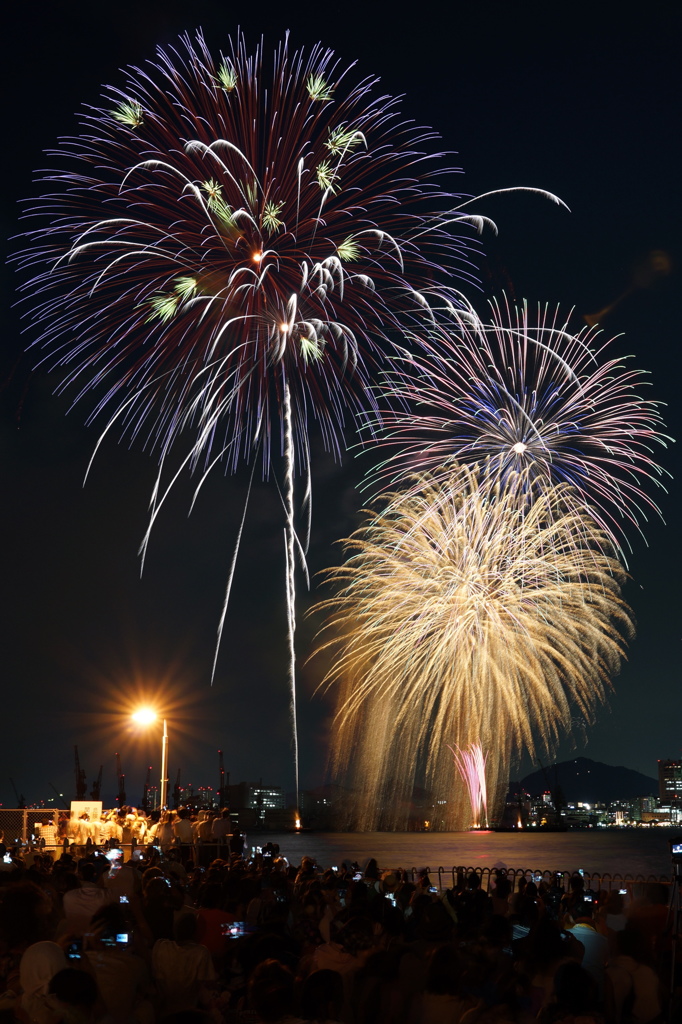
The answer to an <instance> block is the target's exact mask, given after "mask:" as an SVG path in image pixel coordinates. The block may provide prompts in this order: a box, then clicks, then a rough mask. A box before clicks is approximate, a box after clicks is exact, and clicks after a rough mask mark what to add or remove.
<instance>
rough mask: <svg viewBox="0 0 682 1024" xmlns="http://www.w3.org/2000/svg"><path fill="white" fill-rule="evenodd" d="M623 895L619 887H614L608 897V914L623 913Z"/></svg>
mask: <svg viewBox="0 0 682 1024" xmlns="http://www.w3.org/2000/svg"><path fill="white" fill-rule="evenodd" d="M623 906H624V903H623V897H622V895H621V894H620V893H619V892H618V890H617V889H612V890H611V892H610V893H609V894H608V896H607V897H606V913H607V914H622V913H623Z"/></svg>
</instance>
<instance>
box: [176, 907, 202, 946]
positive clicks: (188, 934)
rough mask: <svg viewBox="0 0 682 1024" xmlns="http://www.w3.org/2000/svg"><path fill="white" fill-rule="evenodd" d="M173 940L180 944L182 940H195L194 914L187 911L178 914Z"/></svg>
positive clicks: (195, 922) (195, 921)
mask: <svg viewBox="0 0 682 1024" xmlns="http://www.w3.org/2000/svg"><path fill="white" fill-rule="evenodd" d="M174 932H175V941H176V942H178V943H180V944H182V943H183V942H196V937H197V919H196V915H195V914H193V913H191V912H188V913H184V914H180V916H179V917H178V919H177V921H176V922H175V927H174Z"/></svg>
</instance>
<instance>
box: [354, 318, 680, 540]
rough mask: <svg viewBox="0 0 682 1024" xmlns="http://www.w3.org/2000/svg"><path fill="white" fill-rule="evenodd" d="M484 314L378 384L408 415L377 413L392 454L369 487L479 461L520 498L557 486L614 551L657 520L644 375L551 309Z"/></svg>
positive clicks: (426, 345)
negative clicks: (652, 516)
mask: <svg viewBox="0 0 682 1024" xmlns="http://www.w3.org/2000/svg"><path fill="white" fill-rule="evenodd" d="M491 314H492V315H491V321H490V323H484V322H482V321H480V320H478V319H477V318H476V317H473V316H469V317H462V316H461V315H456V316H455V317H454V318H453V319H451V320H449V321H448V322H447V323H441V324H439V325H438V326H437V327H434V328H433V329H432V330H430V331H428V333H427V335H426V336H424V335H422V336H421V337H420V339H419V341H420V347H421V348H422V349H427V350H428V354H426V355H423V356H416V357H414V358H410V360H409V362H410V366H409V368H407V367H406V368H405V370H404V372H402V373H401V374H399V375H395V376H394V377H393V378H392V379H391V380H390V382H389V384H388V385H387V387H386V388H385V389H384V395H385V397H386V398H387V399H389V400H393V401H394V402H395V400H396V399H398V398H400V399H402V400H403V401H409V403H410V406H411V410H410V411H409V412H403V411H391V410H390V409H389V410H387V411H386V414H385V416H384V420H383V426H382V428H381V441H382V444H386V445H388V446H389V447H391V449H393V451H392V454H391V455H390V456H389V457H388V458H387V459H385V460H384V461H382V462H381V463H380V464H379V465H377V466H376V468H375V469H374V470H373V471H372V473H371V477H372V480H373V481H374V483H377V482H379V483H381V485H382V486H383V485H388V484H390V486H392V487H393V486H395V484H396V482H398V481H401V480H402V481H405V480H407V479H408V478H409V475H410V474H412V473H414V472H415V471H419V472H424V471H428V472H430V473H432V474H433V475H434V476H435V478H436V479H437V480H439V481H440V482H441V483H442V482H445V481H446V480H447V477H448V476H449V474H450V473H451V472H452V470H453V469H454V468H456V467H457V466H458V465H460V464H465V465H478V466H480V467H481V468H485V472H486V473H487V474H489V475H491V476H494V477H498V476H499V477H500V478H501V480H502V481H503V482H507V483H509V485H510V486H513V487H514V488H515V489H516V490H517V492H518V493H519V495H521V497H522V500H527V501H528V502H531V501H532V500H534V499H535V498H536V497H539V496H540V495H541V494H542V492H543V490H545V489H546V488H547V487H549V486H551V485H552V484H559V483H562V484H568V485H570V489H569V490H568V491H567V492H566V494H567V500H568V501H573V502H575V503H577V505H578V506H579V507H581V508H587V509H588V510H589V512H590V514H591V515H592V516H593V518H594V519H595V520H596V522H597V523H598V524H599V526H600V528H601V529H602V530H604V531H605V533H606V534H607V535H608V536H609V538H610V539H611V541H612V542H613V543H614V545H615V546H616V548H617V549H618V550H620V551H621V553H622V547H621V543H622V541H623V539H624V537H625V529H626V527H627V524H628V523H630V524H631V525H635V526H636V527H637V528H638V529H641V523H642V521H643V520H645V519H646V518H647V515H648V513H650V512H655V513H657V514H660V512H659V509H658V506H657V505H656V504H655V502H654V501H653V499H652V498H651V497H650V496H649V495H648V493H647V491H646V486H647V485H648V484H650V483H651V482H652V481H653V483H654V484H657V485H658V486H662V483H661V477H662V476H663V475H664V472H665V471H664V470H663V468H662V467H661V466H660V465H659V464H658V463H657V462H656V460H655V457H654V449H655V447H657V446H659V445H664V444H665V443H666V441H668V440H669V438H667V437H666V435H665V434H664V433H663V427H664V424H663V420H662V417H661V414H660V412H659V407H660V406H659V403H657V402H655V401H652V400H650V399H645V398H643V397H642V395H641V394H640V390H641V389H642V387H644V386H646V385H647V384H648V381H647V379H646V374H645V373H644V372H642V371H640V370H637V369H634V368H631V367H629V366H628V365H627V362H626V361H625V360H624V359H620V358H610V357H609V356H608V354H607V352H606V350H607V348H608V346H609V344H611V341H610V340H604V339H603V337H601V334H600V331H599V329H598V328H597V329H595V328H590V329H583V330H581V331H579V332H578V333H574V332H572V331H571V330H570V329H569V325H568V323H567V322H563V321H562V320H561V319H560V317H559V310H558V309H556V310H555V311H553V312H550V311H548V310H547V309H544V310H542V309H538V312H537V315H536V316H533V314H531V313H530V312H529V310H528V307H527V305H526V304H524V305H523V306H522V307H521V308H510V306H509V305H508V304H506V303H505V304H504V306H500V305H498V304H497V303H491ZM415 407H416V411H415ZM523 495H525V496H526V497H525V498H524V497H523Z"/></svg>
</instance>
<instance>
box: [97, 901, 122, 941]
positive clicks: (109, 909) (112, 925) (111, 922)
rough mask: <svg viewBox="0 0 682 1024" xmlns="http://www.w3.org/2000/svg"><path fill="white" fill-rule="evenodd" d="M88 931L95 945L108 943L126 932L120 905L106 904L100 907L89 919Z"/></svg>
mask: <svg viewBox="0 0 682 1024" xmlns="http://www.w3.org/2000/svg"><path fill="white" fill-rule="evenodd" d="M89 931H90V933H91V934H92V936H93V937H94V939H95V944H99V943H101V942H104V943H108V942H110V941H112V940H114V939H115V938H116V936H117V935H122V934H124V933H126V932H127V931H128V925H127V923H126V918H125V914H124V912H123V910H122V909H121V904H120V903H107V904H105V905H104V906H103V907H100V908H99V910H97V911H96V912H95V913H94V914H93V915H92V918H91V919H90V926H89Z"/></svg>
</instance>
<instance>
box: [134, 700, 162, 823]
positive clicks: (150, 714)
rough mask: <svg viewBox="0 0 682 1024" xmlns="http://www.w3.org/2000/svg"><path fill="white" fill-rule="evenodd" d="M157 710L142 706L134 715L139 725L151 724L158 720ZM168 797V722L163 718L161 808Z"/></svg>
mask: <svg viewBox="0 0 682 1024" xmlns="http://www.w3.org/2000/svg"><path fill="white" fill-rule="evenodd" d="M158 717H159V716H158V715H157V713H156V711H153V710H152V709H151V708H140V710H139V711H136V712H135V714H134V715H133V716H132V719H133V722H137V723H138V725H151V723H152V722H156V721H157V720H158ZM167 798H168V723H167V722H166V719H165V718H164V719H163V737H162V739H161V787H160V789H159V808H160V809H161V810H163V808H164V807H165V806H166V801H167Z"/></svg>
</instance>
